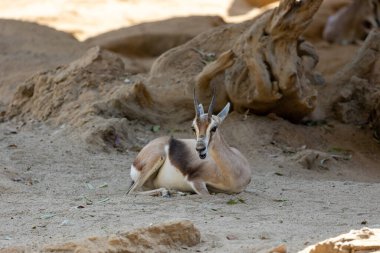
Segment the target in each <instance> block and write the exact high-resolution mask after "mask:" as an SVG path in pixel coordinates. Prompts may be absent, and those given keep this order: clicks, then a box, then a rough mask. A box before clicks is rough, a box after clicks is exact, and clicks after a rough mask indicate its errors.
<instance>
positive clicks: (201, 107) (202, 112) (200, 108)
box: [199, 104, 205, 115]
mask: <svg viewBox="0 0 380 253" xmlns="http://www.w3.org/2000/svg"><path fill="white" fill-rule="evenodd" d="M199 112H200V113H201V115H203V114H204V113H205V111H204V110H203V105H202V104H199Z"/></svg>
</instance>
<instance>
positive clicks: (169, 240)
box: [0, 221, 200, 253]
mask: <svg viewBox="0 0 380 253" xmlns="http://www.w3.org/2000/svg"><path fill="white" fill-rule="evenodd" d="M198 243H200V232H199V230H198V229H197V228H196V227H195V226H194V224H193V223H192V222H190V221H172V222H165V223H162V224H157V225H153V226H149V227H146V228H140V229H136V230H133V231H130V232H120V233H117V234H112V235H109V236H93V237H88V238H85V239H82V240H78V241H71V242H66V243H61V244H51V245H45V246H42V247H41V248H39V249H33V250H31V251H32V252H44V253H53V252H66V253H70V252H72V253H74V252H82V253H84V252H92V253H96V252H99V253H100V252H109V253H111V252H134V253H138V252H144V253H145V252H170V251H173V250H179V249H181V247H192V246H195V245H197V244H198ZM25 251H26V252H29V250H28V247H13V248H8V249H7V248H5V249H0V253H22V252H25Z"/></svg>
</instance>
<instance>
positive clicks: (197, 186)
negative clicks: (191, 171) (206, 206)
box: [189, 180, 210, 195]
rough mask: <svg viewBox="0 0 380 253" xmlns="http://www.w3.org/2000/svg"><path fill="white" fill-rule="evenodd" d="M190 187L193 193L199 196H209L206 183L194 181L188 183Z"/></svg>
mask: <svg viewBox="0 0 380 253" xmlns="http://www.w3.org/2000/svg"><path fill="white" fill-rule="evenodd" d="M189 183H190V185H191V188H193V190H194V191H195V193H197V194H199V195H210V193H209V191H208V189H207V186H206V183H205V182H204V181H201V180H194V181H190V182H189Z"/></svg>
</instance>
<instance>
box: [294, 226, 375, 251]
mask: <svg viewBox="0 0 380 253" xmlns="http://www.w3.org/2000/svg"><path fill="white" fill-rule="evenodd" d="M379 251H380V229H369V228H362V229H360V230H351V231H350V232H349V233H347V234H343V235H339V236H337V237H334V238H330V239H327V240H325V241H322V242H319V243H317V244H315V245H312V246H309V247H307V248H306V249H304V250H302V251H300V252H299V253H345V252H362V253H371V252H379Z"/></svg>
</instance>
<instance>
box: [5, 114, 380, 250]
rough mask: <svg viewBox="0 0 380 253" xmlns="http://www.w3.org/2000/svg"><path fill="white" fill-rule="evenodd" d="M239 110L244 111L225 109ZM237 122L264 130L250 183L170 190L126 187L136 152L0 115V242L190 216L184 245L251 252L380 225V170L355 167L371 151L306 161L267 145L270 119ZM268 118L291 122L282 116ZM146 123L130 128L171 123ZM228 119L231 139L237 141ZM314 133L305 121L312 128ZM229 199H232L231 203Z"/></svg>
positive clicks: (252, 152)
mask: <svg viewBox="0 0 380 253" xmlns="http://www.w3.org/2000/svg"><path fill="white" fill-rule="evenodd" d="M236 117H238V118H239V117H241V116H240V115H233V116H231V118H234V120H236ZM269 121H272V120H269ZM232 122H233V121H232V120H231V121H230V122H229V123H226V124H227V127H228V125H230V124H234V123H232ZM241 122H242V123H239V124H238V125H237V127H239V129H241V131H242V133H246V132H247V131H251V130H250V129H249V128H248V126H249V124H251V125H252V124H253V125H254V126H253V129H254V134H257V133H261V136H260V137H254V138H257V141H256V143H257V144H256V145H253V146H255V147H253V148H251V149H246V150H244V153H246V154H247V156H248V157H249V160H250V163H251V165H252V168H253V181H252V182H251V184H250V185H249V187H248V188H247V190H246V191H245V192H243V193H241V194H238V195H232V196H230V195H224V194H217V195H212V196H210V197H200V196H197V195H191V196H176V197H172V198H162V197H148V196H126V194H125V192H126V190H127V189H128V186H129V184H130V178H129V166H130V163H131V161H132V159H133V157H134V156H135V155H136V153H134V152H126V153H116V152H115V153H93V152H89V151H87V149H86V148H85V147H84V146H83V145H82V144H80V143H78V142H77V141H75V140H73V139H71V138H67V137H65V136H66V134H67V133H66V130H65V129H58V130H52V129H50V128H49V127H47V126H45V125H43V124H34V125H33V126H29V127H22V131H18V130H17V126H16V125H14V123H3V124H1V125H0V129H1V135H0V140H1V147H0V148H1V150H2V152H1V153H0V161H1V168H0V169H1V171H0V174H1V181H2V182H1V185H2V186H3V187H4V185H5V186H6V187H5V189H1V192H2V194H1V195H0V197H1V201H0V217H1V218H0V226H1V228H0V231H1V233H0V246H1V247H5V246H10V245H25V244H28V245H31V247H33V246H34V247H35V246H36V245H39V244H43V243H47V242H49V243H51V242H58V241H67V240H71V239H78V238H83V237H86V236H90V235H103V234H108V233H115V232H117V231H119V230H127V229H130V228H137V227H140V226H147V225H149V224H152V223H157V222H160V221H167V220H172V219H190V220H191V221H193V222H194V223H195V224H196V226H197V227H198V228H199V229H200V231H201V235H202V243H201V244H200V245H199V246H196V247H195V248H192V249H189V250H190V251H195V250H198V252H206V251H207V252H251V251H250V250H252V249H258V248H261V247H263V248H265V247H266V248H270V247H271V246H276V245H277V244H280V243H286V244H287V245H288V249H289V252H296V251H298V250H301V249H303V248H304V247H305V246H306V245H309V244H311V243H315V242H318V241H320V240H323V239H325V238H328V237H332V236H335V235H337V234H341V233H344V232H346V231H349V230H350V229H354V228H361V227H363V226H369V227H379V226H380V222H379V221H380V213H379V212H378V201H377V200H378V197H377V196H379V194H380V185H379V183H374V182H373V181H377V182H378V181H379V179H380V175H379V174H380V173H379V172H377V173H372V174H368V173H360V172H363V171H362V170H361V168H360V167H356V166H352V164H353V163H354V162H355V161H357V157H358V156H359V157H360V156H368V155H369V154H363V153H360V152H357V153H355V155H354V157H355V158H354V159H353V161H348V162H347V161H342V162H341V163H342V164H343V165H342V164H341V165H337V166H331V167H330V168H329V169H328V170H325V169H316V170H307V169H305V168H302V166H300V165H299V164H297V163H295V162H294V161H293V162H292V159H288V157H289V155H288V154H286V153H285V152H283V151H282V150H281V149H279V148H278V147H277V146H276V145H271V144H270V142H273V128H268V127H266V124H267V123H268V119H267V118H263V117H256V116H249V119H248V121H245V122H248V123H245V122H243V121H241ZM253 122H257V123H253ZM188 124H189V123H184V124H183V125H181V126H177V129H176V132H177V134H176V136H179V137H180V136H188V137H189V136H191V134H190V131H189V129H188V126H187V125H188ZM274 125H275V126H274V127H278V126H283V127H285V128H286V127H291V124H290V123H288V122H286V121H283V120H280V121H279V122H274ZM150 127H151V126H145V127H144V126H142V125H139V124H137V125H136V134H137V135H139V136H140V138H143V137H145V139H146V141H148V140H149V139H152V138H154V136H155V135H156V136H159V135H164V134H166V133H167V132H168V131H170V130H171V129H170V128H166V127H163V128H162V129H161V130H160V132H159V133H152V132H150V130H149V129H150ZM227 127H225V129H224V131H225V132H226V136H227V139H228V141H229V142H230V143H232V144H235V145H236V146H242V144H241V140H239V139H235V138H234V133H233V132H231V130H229V129H227ZM144 128H145V131H144ZM251 132H252V131H251ZM318 132H319V129H318V128H315V129H311V133H312V134H311V135H312V136H313V135H314V136H315V135H317V133H318ZM235 135H236V134H235ZM359 137H361V136H359ZM322 138H324V139H325V138H329V134H326V135H324V136H323V137H322ZM239 143H240V144H239ZM259 146H261V147H262V148H261V149H260V148H258V147H259ZM376 151H377V152H378V150H376ZM347 165H348V166H347ZM350 165H351V166H350ZM352 170H355V171H356V172H355V173H352ZM355 174H356V178H355V176H353V175H355ZM348 177H349V178H351V179H350V180H348V179H347V178H348ZM231 199H232V200H236V201H235V202H237V203H236V204H233V205H229V204H228V203H227V202H228V201H230V200H231ZM239 199H241V200H242V202H244V203H241V202H239ZM227 237H228V238H230V239H231V238H232V240H229V239H228V238H227Z"/></svg>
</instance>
